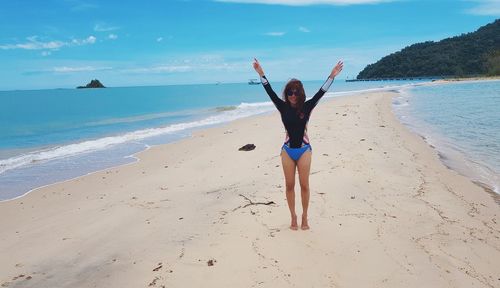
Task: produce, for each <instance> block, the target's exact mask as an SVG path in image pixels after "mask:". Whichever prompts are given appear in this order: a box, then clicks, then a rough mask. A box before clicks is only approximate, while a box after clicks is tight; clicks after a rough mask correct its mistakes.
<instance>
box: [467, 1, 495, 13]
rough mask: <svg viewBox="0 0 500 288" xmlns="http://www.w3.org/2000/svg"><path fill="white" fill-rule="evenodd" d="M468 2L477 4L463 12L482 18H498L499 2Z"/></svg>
mask: <svg viewBox="0 0 500 288" xmlns="http://www.w3.org/2000/svg"><path fill="white" fill-rule="evenodd" d="M469 2H474V3H477V4H476V6H475V7H473V8H471V9H468V10H466V11H465V12H466V13H468V14H473V15H482V16H500V1H499V0H470V1H469Z"/></svg>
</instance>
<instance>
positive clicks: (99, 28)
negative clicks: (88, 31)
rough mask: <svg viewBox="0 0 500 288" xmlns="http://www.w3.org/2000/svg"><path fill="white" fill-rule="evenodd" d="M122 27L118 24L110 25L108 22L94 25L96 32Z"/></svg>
mask: <svg viewBox="0 0 500 288" xmlns="http://www.w3.org/2000/svg"><path fill="white" fill-rule="evenodd" d="M118 29H120V27H117V26H110V25H108V24H106V23H97V24H95V25H94V31H96V32H109V31H113V30H118Z"/></svg>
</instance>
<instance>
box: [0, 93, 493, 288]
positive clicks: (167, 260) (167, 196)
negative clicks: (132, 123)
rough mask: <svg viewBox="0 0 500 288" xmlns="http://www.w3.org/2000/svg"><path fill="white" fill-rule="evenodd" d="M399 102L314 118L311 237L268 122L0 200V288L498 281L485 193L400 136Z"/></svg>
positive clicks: (242, 125)
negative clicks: (293, 202)
mask: <svg viewBox="0 0 500 288" xmlns="http://www.w3.org/2000/svg"><path fill="white" fill-rule="evenodd" d="M395 95H396V93H395V92H378V93H363V94H358V95H355V96H345V97H339V98H333V99H329V100H322V102H321V103H320V104H319V105H318V107H317V108H316V110H315V111H314V113H313V114H312V116H311V120H310V122H309V129H308V131H309V137H310V138H311V144H312V147H313V160H312V169H311V176H310V183H311V203H310V208H309V217H310V219H309V224H310V226H311V229H310V230H308V231H300V230H299V231H292V230H290V229H289V228H288V227H289V224H290V223H289V211H288V208H287V204H286V199H285V194H284V178H283V173H282V167H281V161H280V157H279V153H280V147H281V144H282V141H283V139H284V128H283V126H282V124H281V120H280V118H279V114H278V113H273V114H270V115H264V116H257V117H251V118H246V119H242V120H238V121H235V122H232V123H230V124H227V125H224V126H219V127H214V128H209V129H206V130H203V131H198V132H196V133H195V134H194V135H193V137H191V138H189V139H185V140H182V141H180V142H176V143H173V144H167V145H161V146H155V147H153V148H151V149H149V150H147V151H144V152H141V153H139V154H138V155H137V157H138V158H139V159H140V160H139V161H138V162H136V163H132V164H128V165H125V166H120V167H116V168H112V169H107V170H104V171H100V172H97V173H93V174H90V175H87V176H84V177H80V178H77V179H73V180H70V181H66V182H63V183H58V184H54V185H50V186H47V187H44V188H41V189H37V190H35V191H33V192H31V193H30V194H28V195H26V196H24V197H21V198H19V199H16V200H12V201H7V202H2V203H0V240H1V241H0V255H1V257H0V286H1V287H37V288H39V287H500V223H499V222H500V218H499V215H498V214H499V212H500V209H499V207H500V206H499V203H497V202H495V195H493V194H491V193H487V192H486V191H485V190H484V189H483V188H481V187H480V186H478V185H476V184H474V183H472V182H471V181H470V180H469V179H468V178H465V177H463V176H461V175H459V174H458V173H456V172H454V171H453V170H450V169H448V168H446V167H445V166H444V165H443V164H442V163H441V162H440V160H439V155H438V154H437V152H436V151H435V150H433V149H432V148H431V147H429V145H428V144H427V143H426V142H425V141H424V140H423V139H422V138H421V137H420V136H418V135H415V134H412V133H410V132H409V130H407V129H406V128H405V127H404V126H402V124H400V123H399V122H398V120H397V119H396V117H395V116H394V115H393V113H392V112H391V100H392V97H394V96H395ZM248 143H252V144H254V145H256V149H255V150H253V151H238V148H239V147H241V146H243V145H245V144H248ZM299 189H300V188H299V185H298V181H297V184H296V193H297V197H300V192H299ZM298 199H299V198H297V200H298ZM497 199H498V197H497ZM497 201H498V200H497ZM299 203H300V202H299V201H297V204H299ZM297 212H298V213H299V215H300V213H301V207H300V206H297Z"/></svg>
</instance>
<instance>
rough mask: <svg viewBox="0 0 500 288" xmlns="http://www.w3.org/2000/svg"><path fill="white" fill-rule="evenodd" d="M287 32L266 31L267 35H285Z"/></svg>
mask: <svg viewBox="0 0 500 288" xmlns="http://www.w3.org/2000/svg"><path fill="white" fill-rule="evenodd" d="M285 34H286V32H267V33H264V35H267V36H277V37H279V36H283V35H285Z"/></svg>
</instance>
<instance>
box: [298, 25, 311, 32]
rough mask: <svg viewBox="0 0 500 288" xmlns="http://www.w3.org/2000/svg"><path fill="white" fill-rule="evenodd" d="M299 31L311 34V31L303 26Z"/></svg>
mask: <svg viewBox="0 0 500 288" xmlns="http://www.w3.org/2000/svg"><path fill="white" fill-rule="evenodd" d="M299 31H300V32H304V33H309V32H311V30H309V29H307V28H306V27H302V26H300V27H299Z"/></svg>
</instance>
